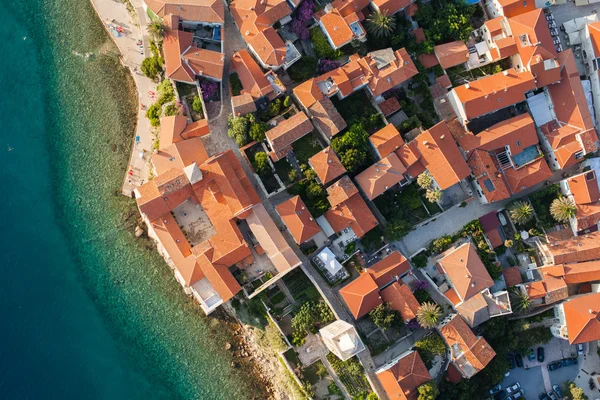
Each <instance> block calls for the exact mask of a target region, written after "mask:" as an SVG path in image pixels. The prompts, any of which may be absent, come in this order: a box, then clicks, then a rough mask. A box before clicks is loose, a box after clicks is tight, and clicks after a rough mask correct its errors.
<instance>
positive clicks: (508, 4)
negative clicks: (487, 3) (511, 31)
mask: <svg viewBox="0 0 600 400" xmlns="http://www.w3.org/2000/svg"><path fill="white" fill-rule="evenodd" d="M498 3H500V5H501V6H502V8H503V12H504V15H505V16H506V17H507V18H510V17H514V16H517V15H520V14H523V13H526V12H528V11H531V10H535V3H531V2H527V1H523V0H498Z"/></svg>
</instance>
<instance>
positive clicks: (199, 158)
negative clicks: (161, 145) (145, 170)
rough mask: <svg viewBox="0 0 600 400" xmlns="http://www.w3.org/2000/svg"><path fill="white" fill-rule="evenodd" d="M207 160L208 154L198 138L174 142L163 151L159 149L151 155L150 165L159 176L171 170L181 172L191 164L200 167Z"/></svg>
mask: <svg viewBox="0 0 600 400" xmlns="http://www.w3.org/2000/svg"><path fill="white" fill-rule="evenodd" d="M207 159H208V153H207V152H206V149H205V148H204V144H203V143H202V138H200V137H194V138H191V139H188V140H183V141H181V142H176V143H174V144H172V145H170V146H169V147H167V148H165V149H160V150H159V151H158V153H155V154H152V164H153V165H154V168H155V169H156V172H157V175H161V174H163V173H165V172H167V171H168V170H170V169H171V168H177V169H179V170H183V169H184V168H185V167H187V166H188V165H191V164H193V163H196V165H200V164H202V163H203V162H204V161H206V160H207Z"/></svg>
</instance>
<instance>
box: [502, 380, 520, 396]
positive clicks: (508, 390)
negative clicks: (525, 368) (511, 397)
mask: <svg viewBox="0 0 600 400" xmlns="http://www.w3.org/2000/svg"><path fill="white" fill-rule="evenodd" d="M520 389H521V384H520V383H519V382H517V383H513V384H512V385H510V386H509V387H507V388H506V393H508V394H513V393H515V392H518V391H519V390H520Z"/></svg>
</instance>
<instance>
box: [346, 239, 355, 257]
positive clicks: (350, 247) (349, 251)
mask: <svg viewBox="0 0 600 400" xmlns="http://www.w3.org/2000/svg"><path fill="white" fill-rule="evenodd" d="M355 251H356V242H352V243H348V245H347V246H346V247H345V248H344V253H346V254H347V255H350V254H352V253H354V252H355Z"/></svg>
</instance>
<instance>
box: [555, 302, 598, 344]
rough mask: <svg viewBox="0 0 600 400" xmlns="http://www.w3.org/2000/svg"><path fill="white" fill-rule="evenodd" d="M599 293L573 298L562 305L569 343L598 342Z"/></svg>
mask: <svg viewBox="0 0 600 400" xmlns="http://www.w3.org/2000/svg"><path fill="white" fill-rule="evenodd" d="M599 305H600V293H593V294H588V295H585V296H580V297H576V298H573V299H571V300H569V301H566V302H564V303H563V309H564V312H565V321H566V325H567V332H568V334H569V343H571V344H579V343H586V342H592V341H594V340H600V306H599Z"/></svg>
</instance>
